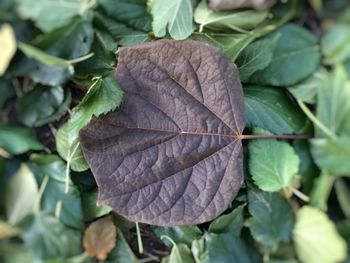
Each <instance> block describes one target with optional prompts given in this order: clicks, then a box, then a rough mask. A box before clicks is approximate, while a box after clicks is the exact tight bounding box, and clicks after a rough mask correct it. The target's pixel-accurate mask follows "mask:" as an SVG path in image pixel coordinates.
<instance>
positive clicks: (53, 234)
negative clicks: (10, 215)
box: [19, 213, 81, 259]
mask: <svg viewBox="0 0 350 263" xmlns="http://www.w3.org/2000/svg"><path fill="white" fill-rule="evenodd" d="M19 227H20V228H21V230H22V239H23V241H24V243H25V244H26V246H27V247H28V248H30V250H31V251H33V252H34V254H35V255H36V256H37V257H39V258H41V259H50V258H67V257H71V256H74V255H77V254H79V253H80V251H81V247H80V245H81V244H80V239H81V234H80V232H78V231H75V230H72V229H70V228H68V227H66V226H65V225H63V224H62V223H61V222H60V221H59V220H58V219H57V218H56V217H54V216H50V215H48V214H46V213H38V214H35V215H31V216H29V217H26V219H25V220H23V221H22V222H21V224H20V226H19Z"/></svg>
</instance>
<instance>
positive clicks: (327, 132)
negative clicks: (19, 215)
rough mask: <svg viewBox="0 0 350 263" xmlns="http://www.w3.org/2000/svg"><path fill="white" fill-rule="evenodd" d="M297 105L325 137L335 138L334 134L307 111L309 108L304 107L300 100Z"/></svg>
mask: <svg viewBox="0 0 350 263" xmlns="http://www.w3.org/2000/svg"><path fill="white" fill-rule="evenodd" d="M297 102H298V105H299V107H300V108H301V109H302V111H303V112H304V113H305V115H306V116H307V117H308V118H309V119H310V120H311V121H312V122H313V123H314V124H315V125H316V126H317V127H318V128H319V129H320V130H322V131H323V132H324V133H325V134H326V135H327V136H329V137H330V138H335V135H334V133H333V132H332V131H331V130H329V129H328V128H327V127H326V126H324V124H323V123H322V122H320V120H319V119H317V117H316V116H315V115H314V114H313V113H312V112H311V111H310V110H309V108H308V107H307V106H306V105H305V103H304V102H302V101H301V100H298V101H297Z"/></svg>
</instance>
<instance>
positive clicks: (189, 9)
mask: <svg viewBox="0 0 350 263" xmlns="http://www.w3.org/2000/svg"><path fill="white" fill-rule="evenodd" d="M151 13H152V16H153V23H152V28H153V32H154V35H155V36H156V37H164V36H165V34H166V30H168V32H169V34H170V36H171V37H172V38H173V39H176V40H180V39H185V38H187V37H189V36H190V35H191V33H192V32H193V22H192V20H193V6H192V1H191V0H173V1H163V0H152V2H151Z"/></svg>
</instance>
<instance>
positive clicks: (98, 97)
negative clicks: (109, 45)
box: [56, 77, 122, 171]
mask: <svg viewBox="0 0 350 263" xmlns="http://www.w3.org/2000/svg"><path fill="white" fill-rule="evenodd" d="M121 100H122V91H121V90H120V89H119V87H118V86H117V84H116V82H115V80H114V79H112V78H111V77H106V78H104V79H102V78H97V79H96V80H95V81H94V82H93V84H92V85H91V87H90V88H89V90H88V92H87V93H86V95H85V97H84V98H83V100H82V101H81V102H80V104H79V105H78V106H77V107H75V108H74V110H73V116H72V117H71V118H70V120H69V121H68V122H67V123H65V124H64V125H63V126H62V127H61V128H60V129H59V130H58V132H57V135H56V147H57V151H58V153H59V154H60V156H61V157H62V158H63V159H64V160H66V161H68V162H69V165H68V166H70V167H71V168H72V169H73V170H76V171H83V170H86V169H87V168H88V166H87V164H86V162H85V159H84V157H83V154H82V152H81V149H80V144H79V141H78V134H79V130H80V129H81V128H83V127H84V126H85V125H86V124H88V123H89V122H90V120H91V118H92V116H99V115H101V114H105V113H107V112H109V111H111V110H114V109H115V108H116V107H117V106H119V104H120V103H121Z"/></svg>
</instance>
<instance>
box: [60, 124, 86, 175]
mask: <svg viewBox="0 0 350 263" xmlns="http://www.w3.org/2000/svg"><path fill="white" fill-rule="evenodd" d="M72 127H73V124H70V123H69V122H67V123H65V124H64V125H63V126H61V128H60V129H59V130H58V132H57V134H56V138H55V139H56V148H57V152H58V153H59V155H60V156H61V157H62V158H63V159H64V160H65V161H67V165H68V166H69V169H72V170H73V171H76V172H82V171H85V170H87V169H88V168H89V166H88V164H87V162H86V161H85V158H84V156H83V152H82V151H81V148H80V143H79V141H78V136H77V135H76V136H75V137H74V138H73V134H72V133H71V131H72ZM70 137H72V138H73V140H72V141H71V140H70Z"/></svg>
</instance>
